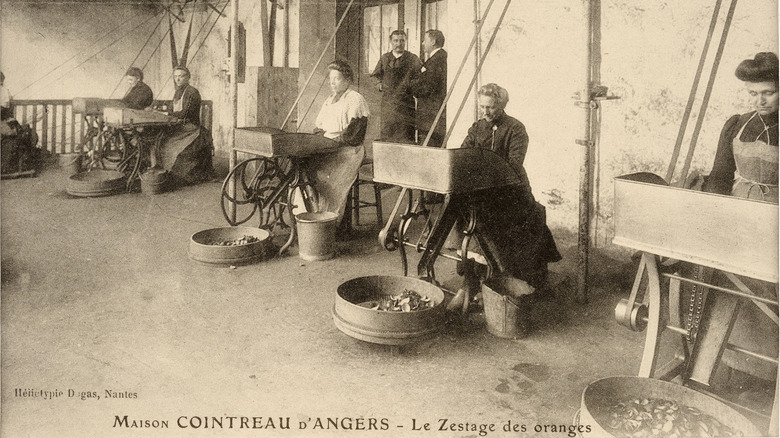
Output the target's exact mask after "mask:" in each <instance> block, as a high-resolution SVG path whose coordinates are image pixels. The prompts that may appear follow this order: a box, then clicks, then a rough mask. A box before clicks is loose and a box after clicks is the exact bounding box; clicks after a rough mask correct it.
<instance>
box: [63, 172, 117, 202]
mask: <svg viewBox="0 0 780 438" xmlns="http://www.w3.org/2000/svg"><path fill="white" fill-rule="evenodd" d="M125 181H126V180H125V175H124V174H123V173H122V172H119V171H116V170H103V169H93V170H89V171H86V172H79V173H77V174H75V175H71V176H70V178H68V185H67V187H66V188H65V191H67V192H68V194H69V195H71V196H79V197H96V196H108V195H114V194H117V193H121V192H122V191H123V190H124V189H125Z"/></svg>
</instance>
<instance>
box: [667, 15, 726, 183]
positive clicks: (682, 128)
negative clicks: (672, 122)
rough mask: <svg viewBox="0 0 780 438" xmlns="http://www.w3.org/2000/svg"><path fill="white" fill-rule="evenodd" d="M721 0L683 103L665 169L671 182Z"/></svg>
mask: <svg viewBox="0 0 780 438" xmlns="http://www.w3.org/2000/svg"><path fill="white" fill-rule="evenodd" d="M722 2H723V0H717V1H716V2H715V9H713V11H712V19H711V20H710V28H709V30H708V31H707V39H705V40H704V47H703V48H702V51H701V56H700V57H699V66H698V67H697V68H696V74H695V75H694V76H693V84H692V85H691V93H690V94H689V95H688V103H687V104H686V105H685V111H684V112H683V116H682V123H681V124H680V130H679V131H678V132H677V140H675V142H674V150H673V151H672V159H671V160H669V169H668V170H667V171H666V182H667V183H668V182H671V181H672V177H673V176H674V169H675V167H676V166H677V159H678V158H679V157H680V148H681V147H682V141H683V137H684V136H685V130H686V128H687V127H688V120H689V119H690V118H691V109H692V108H693V101H694V100H696V91H697V90H698V89H699V81H700V80H701V72H702V70H704V60H705V59H706V58H707V52H709V51H710V42H711V41H712V34H713V33H714V32H715V25H716V24H717V23H718V12H720V5H721V3H722Z"/></svg>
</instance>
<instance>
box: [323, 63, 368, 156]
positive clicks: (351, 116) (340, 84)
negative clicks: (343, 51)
mask: <svg viewBox="0 0 780 438" xmlns="http://www.w3.org/2000/svg"><path fill="white" fill-rule="evenodd" d="M328 70H329V72H328V80H329V82H330V90H331V92H332V94H331V95H330V96H329V97H328V98H327V99H326V100H325V103H323V104H322V109H321V110H320V113H319V114H318V115H317V121H316V122H315V126H316V130H315V133H322V134H323V135H324V136H325V137H327V138H330V139H333V140H336V141H338V142H339V143H342V144H344V145H348V146H357V145H360V144H363V140H364V139H365V137H366V127H367V126H368V116H369V115H370V113H369V111H368V104H366V100H365V99H364V98H363V96H361V95H360V93H358V92H357V91H354V90H350V89H349V86H350V85H352V82H353V81H354V74H353V73H352V69H351V68H350V67H349V64H347V63H346V62H343V61H333V62H331V63H330V64H329V65H328Z"/></svg>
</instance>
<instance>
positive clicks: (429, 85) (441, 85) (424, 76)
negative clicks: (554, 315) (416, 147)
mask: <svg viewBox="0 0 780 438" xmlns="http://www.w3.org/2000/svg"><path fill="white" fill-rule="evenodd" d="M422 46H423V51H424V52H425V53H426V59H425V63H423V66H422V68H421V69H420V70H419V72H418V74H417V77H416V78H415V80H414V81H412V94H414V97H416V98H417V130H418V132H417V137H418V141H419V142H420V144H422V142H424V141H425V137H426V136H427V135H428V131H430V130H433V133H432V134H431V139H430V140H429V142H428V146H432V147H437V148H440V147H442V146H443V144H442V143H443V142H444V136H445V134H446V131H447V129H446V126H447V122H446V112H443V113H442V115H441V117H440V118H439V122H438V123H437V124H436V126H435V127H433V126H432V125H433V120H434V119H435V118H436V114H437V113H438V112H439V108H440V107H441V106H442V104H443V103H444V97H445V96H446V95H447V52H445V51H444V49H443V48H442V47H443V46H444V34H443V33H442V32H441V31H440V30H428V31H426V32H425V37H424V38H423V43H422Z"/></svg>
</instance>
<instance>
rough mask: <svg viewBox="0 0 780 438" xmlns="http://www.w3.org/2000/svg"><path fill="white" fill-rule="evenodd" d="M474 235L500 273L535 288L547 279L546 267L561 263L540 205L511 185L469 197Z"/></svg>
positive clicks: (529, 195)
mask: <svg viewBox="0 0 780 438" xmlns="http://www.w3.org/2000/svg"><path fill="white" fill-rule="evenodd" d="M471 202H472V205H474V206H475V207H476V219H477V220H476V227H475V234H476V237H477V241H478V242H479V245H480V247H481V248H482V250H483V251H485V252H489V253H491V254H492V255H493V256H494V258H495V259H496V261H497V262H498V264H499V270H500V271H501V272H502V273H506V274H509V275H511V276H513V277H516V278H519V279H521V280H524V281H526V282H527V283H528V284H530V285H531V286H533V287H535V288H540V287H542V286H544V284H545V282H546V280H547V264H548V263H554V262H557V261H559V260H561V258H562V257H561V254H560V253H559V252H558V248H557V247H556V245H555V240H554V239H553V236H552V233H551V232H550V229H549V228H548V227H547V215H546V211H545V208H544V206H543V205H541V204H539V203H538V202H536V200H535V199H534V198H533V195H531V194H530V193H529V192H528V191H527V190H525V189H524V188H523V187H520V186H511V187H507V188H502V189H494V190H491V191H490V193H482V194H477V195H475V196H473V197H472V201H471Z"/></svg>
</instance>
